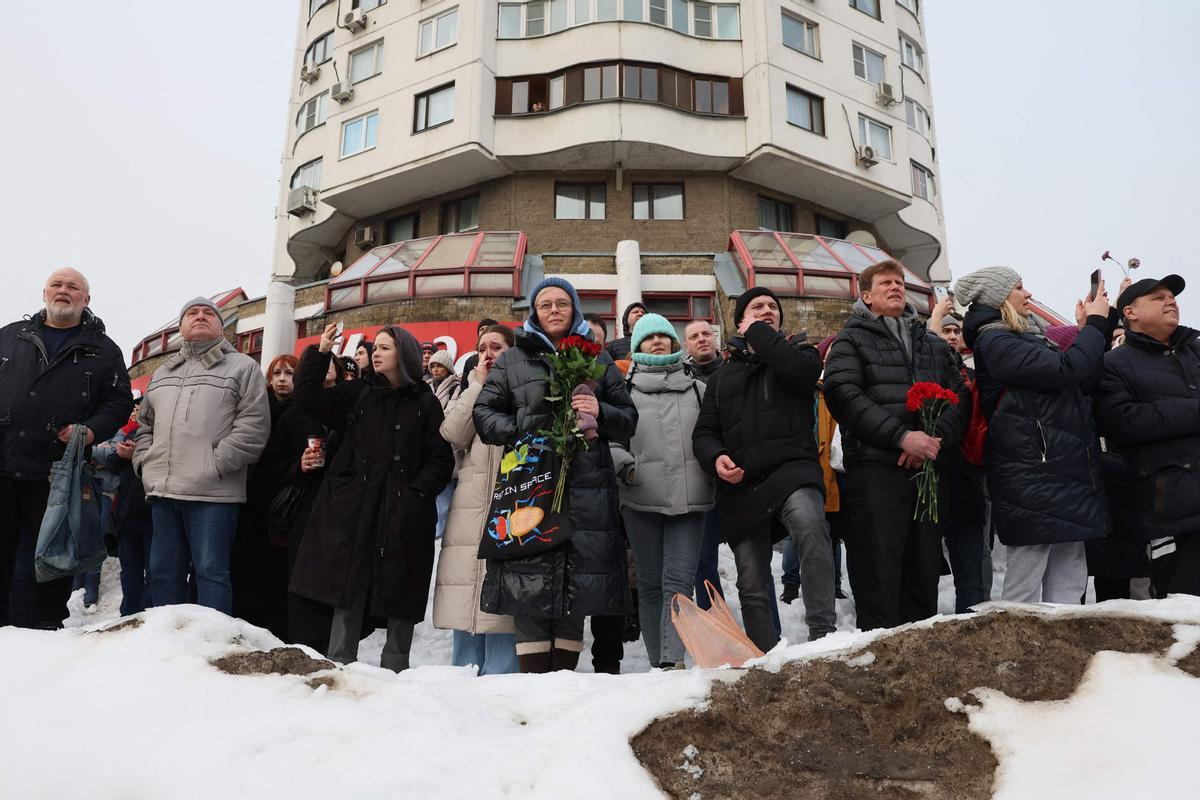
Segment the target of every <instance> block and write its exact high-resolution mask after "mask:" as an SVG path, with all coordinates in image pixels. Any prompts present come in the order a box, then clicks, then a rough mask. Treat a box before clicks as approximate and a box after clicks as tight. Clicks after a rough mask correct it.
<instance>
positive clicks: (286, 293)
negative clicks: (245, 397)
mask: <svg viewBox="0 0 1200 800" xmlns="http://www.w3.org/2000/svg"><path fill="white" fill-rule="evenodd" d="M295 310H296V289H295V287H293V286H292V285H291V284H290V283H284V282H283V281H271V282H270V283H268V284H267V319H266V322H264V323H263V349H262V367H263V369H266V368H267V365H268V364H270V363H271V360H272V359H273V358H275V356H279V355H283V354H284V353H290V352H292V351H293V350H295V349H296V320H295V316H294V315H295Z"/></svg>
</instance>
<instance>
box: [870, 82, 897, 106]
mask: <svg viewBox="0 0 1200 800" xmlns="http://www.w3.org/2000/svg"><path fill="white" fill-rule="evenodd" d="M875 102H876V103H879V105H881V106H894V105H896V103H898V102H899V101H898V100H897V99H896V91H895V90H894V89H893V88H892V85H891V84H890V83H884V82H883V81H880V82H879V83H877V84H875Z"/></svg>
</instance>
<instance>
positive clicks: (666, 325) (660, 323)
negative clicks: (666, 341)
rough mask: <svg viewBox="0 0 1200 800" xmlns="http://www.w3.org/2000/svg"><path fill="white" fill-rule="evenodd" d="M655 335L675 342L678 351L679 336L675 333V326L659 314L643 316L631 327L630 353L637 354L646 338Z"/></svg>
mask: <svg viewBox="0 0 1200 800" xmlns="http://www.w3.org/2000/svg"><path fill="white" fill-rule="evenodd" d="M655 333H661V334H663V335H664V336H670V337H671V340H672V341H673V342H675V347H676V349H677V350H678V349H679V334H678V333H676V332H675V326H674V325H672V324H671V323H670V322H669V321H668V320H667V318H666V317H664V316H663V315H661V314H643V315H642V318H641V319H639V320H638V321H637V322H636V323H635V324H634V326H633V336H632V337H631V338H630V340H629V349H630V351H631V352H634V353H636V352H638V351H639V350H640V349H641V346H642V342H643V341H644V340H645V339H646V337H648V336H650V335H652V334H655Z"/></svg>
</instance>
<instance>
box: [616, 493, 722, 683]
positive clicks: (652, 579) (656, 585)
mask: <svg viewBox="0 0 1200 800" xmlns="http://www.w3.org/2000/svg"><path fill="white" fill-rule="evenodd" d="M621 515H622V516H623V517H624V518H625V532H626V533H627V534H628V536H629V544H630V546H631V547H633V560H634V562H635V563H636V564H637V585H638V619H639V621H640V622H641V624H642V641H644V642H645V643H646V654H647V655H648V656H649V657H650V666H652V667H655V666H658V665H660V664H682V663H683V640H682V639H680V638H679V632H678V631H677V630H675V624H674V623H673V622H672V621H671V599H672V598H673V597H675V595H676V594H682V595H686V596H688V597H691V596H692V587H693V586H694V585H695V580H696V565H697V564H698V563H699V562H700V546H701V544H702V543H703V541H704V512H701V511H697V512H694V513H691V514H680V515H678V516H668V515H666V514H655V513H652V512H648V511H635V510H634V509H632V508H623V509H621Z"/></svg>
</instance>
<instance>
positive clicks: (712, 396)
mask: <svg viewBox="0 0 1200 800" xmlns="http://www.w3.org/2000/svg"><path fill="white" fill-rule="evenodd" d="M733 320H734V323H735V324H736V325H737V326H738V328H737V329H738V336H736V337H733V338H731V339H730V340H729V348H730V357H729V360H728V362H726V364H725V366H724V367H722V368H721V369H720V370H718V371H717V372H716V373H714V374H713V376H712V377H711V378H709V381H708V388H707V390H706V391H705V393H704V403H703V404H702V405H701V408H700V418H699V419H698V420H697V422H696V430H695V432H694V433H693V434H692V447H693V449H694V450H695V452H696V460H697V461H699V462H700V465H701V466H702V467H703V468H704V469H705V470H707V471H708V472H710V473H712V474H714V475H716V476H717V478H718V479H719V480H718V482H717V513H718V514H719V515H720V518H721V538H722V539H723V540H724V541H726V542H728V543H729V545H730V547H731V548H732V549H733V556H734V559H735V560H736V562H737V572H738V575H737V587H738V597H739V598H740V599H741V603H742V619H743V620H744V621H745V623H746V633H747V635H748V636H749V637H750V639H751V641H753V642H754V644H755V645H757V646H758V648H759V649H760V650H762V651H764V652H765V651H767V650H770V649H771V648H772V647H774V646H775V644H776V643H777V642H778V641H779V634H778V633H777V632H776V630H775V624H774V621H773V619H772V613H771V600H772V597H773V595H774V593H775V585H774V580H773V578H772V575H771V544H772V542H773V541H775V540H777V539H782V538H783V536H784V535H789V536H791V537H792V541H793V542H794V543H795V545H796V551H797V553H798V554H799V556H800V585H801V589H802V591H803V595H804V621H805V622H806V623H807V624H808V638H809V639H810V640H812V639H818V638H820V637H822V636H824V635H825V634H827V633H832V632H833V631H834V630H835V629H836V622H837V620H836V614H835V612H834V578H833V572H834V570H833V547H832V545H831V544H830V542H829V527H828V525H827V523H826V522H825V496H824V487H825V482H824V477H823V475H822V473H821V466H820V463H819V462H818V460H817V442H816V437H815V433H814V431H815V429H816V387H817V379H818V378H820V377H821V356H820V355H818V353H817V350H816V348H815V347H813V346H812V345H807V344H799V343H794V342H791V341H789V340H788V338H787V337H786V336H784V335H783V333H782V332H781V331H780V327H781V326H782V324H783V314H782V312H781V311H780V308H779V299H778V298H777V297H776V296H775V294H774V292H772V291H771V290H770V289H765V288H761V287H758V288H754V289H750V290H749V291H747V292H745V293H743V294H742V295H741V296H740V297H739V298H738V300H737V304H736V306H735V308H734V314H733ZM777 532H778V535H777Z"/></svg>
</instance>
